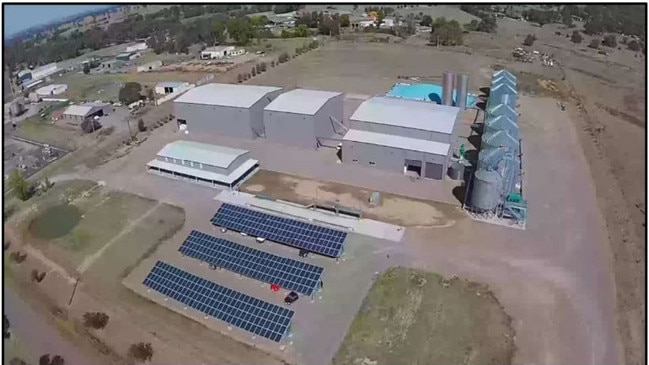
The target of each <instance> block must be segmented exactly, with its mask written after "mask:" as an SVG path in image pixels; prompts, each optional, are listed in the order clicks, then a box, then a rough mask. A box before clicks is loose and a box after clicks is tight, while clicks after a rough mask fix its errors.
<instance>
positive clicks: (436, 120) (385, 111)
mask: <svg viewBox="0 0 649 365" xmlns="http://www.w3.org/2000/svg"><path fill="white" fill-rule="evenodd" d="M459 113H460V108H457V107H454V106H448V105H438V104H434V103H430V102H426V101H418V100H408V99H398V98H390V97H386V96H375V97H373V98H370V99H368V100H366V101H364V102H363V103H362V104H361V105H360V106H359V107H358V109H356V111H355V112H354V114H353V115H352V116H351V118H350V119H351V120H358V121H363V122H369V123H377V124H386V125H392V126H398V127H405V128H412V129H419V130H425V131H431V132H438V133H446V134H452V133H453V129H454V127H455V122H456V120H457V117H458V114H459Z"/></svg>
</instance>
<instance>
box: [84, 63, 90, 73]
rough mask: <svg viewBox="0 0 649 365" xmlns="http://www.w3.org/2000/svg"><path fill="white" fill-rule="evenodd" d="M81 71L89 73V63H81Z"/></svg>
mask: <svg viewBox="0 0 649 365" xmlns="http://www.w3.org/2000/svg"><path fill="white" fill-rule="evenodd" d="M83 73H84V74H86V75H87V74H89V73H90V64H88V63H84V64H83Z"/></svg>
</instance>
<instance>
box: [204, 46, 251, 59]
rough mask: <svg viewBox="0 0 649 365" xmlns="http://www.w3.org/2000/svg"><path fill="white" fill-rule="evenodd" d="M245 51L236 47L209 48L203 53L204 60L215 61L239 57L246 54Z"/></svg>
mask: <svg viewBox="0 0 649 365" xmlns="http://www.w3.org/2000/svg"><path fill="white" fill-rule="evenodd" d="M244 52H245V51H244V49H243V48H240V49H236V47H234V46H215V47H207V48H205V49H204V50H202V51H201V59H202V60H214V59H220V58H226V57H234V56H239V55H242V54H243V53H244Z"/></svg>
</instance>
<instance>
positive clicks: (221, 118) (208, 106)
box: [174, 84, 282, 139]
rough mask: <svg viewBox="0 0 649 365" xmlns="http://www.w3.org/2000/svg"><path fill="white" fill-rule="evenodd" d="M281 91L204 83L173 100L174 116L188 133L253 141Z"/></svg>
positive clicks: (279, 89) (274, 88)
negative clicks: (268, 107) (267, 107)
mask: <svg viewBox="0 0 649 365" xmlns="http://www.w3.org/2000/svg"><path fill="white" fill-rule="evenodd" d="M281 92H282V88H280V87H273V86H254V85H235V84H206V85H202V86H199V87H195V88H193V89H191V90H189V91H187V92H186V93H184V94H183V95H181V96H180V97H178V98H177V99H176V100H174V115H175V116H176V120H177V121H178V124H179V125H185V126H186V128H187V130H188V131H189V133H196V134H212V135H224V136H229V137H235V138H244V139H254V138H257V137H261V136H263V135H264V122H263V112H264V108H265V107H266V105H268V104H269V103H270V102H271V101H273V100H274V99H275V98H276V97H277V96H278V95H279V94H280V93H281Z"/></svg>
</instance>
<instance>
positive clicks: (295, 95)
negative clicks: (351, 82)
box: [263, 89, 346, 149]
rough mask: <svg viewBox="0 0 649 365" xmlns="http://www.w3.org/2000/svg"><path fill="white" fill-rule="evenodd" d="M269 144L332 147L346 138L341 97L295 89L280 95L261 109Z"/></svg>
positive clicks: (335, 94) (340, 94) (324, 92)
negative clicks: (344, 136) (343, 137)
mask: <svg viewBox="0 0 649 365" xmlns="http://www.w3.org/2000/svg"><path fill="white" fill-rule="evenodd" d="M263 118H264V128H265V135H266V139H268V141H269V142H273V143H278V144H284V145H290V146H296V147H303V148H312V149H315V148H318V147H320V146H329V147H335V146H337V144H338V143H339V142H340V139H341V138H342V136H343V135H344V134H345V132H346V129H345V127H344V126H343V125H342V120H343V94H342V93H339V92H331V91H319V90H305V89H295V90H291V91H289V92H286V93H284V94H281V95H279V96H278V97H277V98H276V99H275V100H273V101H272V102H271V103H270V104H268V105H267V106H266V107H265V108H264V116H263Z"/></svg>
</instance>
